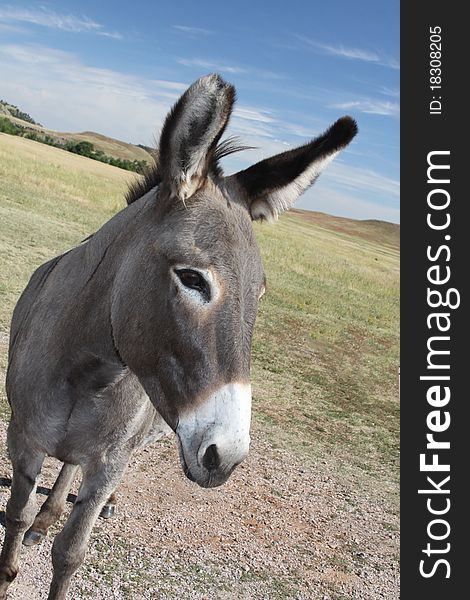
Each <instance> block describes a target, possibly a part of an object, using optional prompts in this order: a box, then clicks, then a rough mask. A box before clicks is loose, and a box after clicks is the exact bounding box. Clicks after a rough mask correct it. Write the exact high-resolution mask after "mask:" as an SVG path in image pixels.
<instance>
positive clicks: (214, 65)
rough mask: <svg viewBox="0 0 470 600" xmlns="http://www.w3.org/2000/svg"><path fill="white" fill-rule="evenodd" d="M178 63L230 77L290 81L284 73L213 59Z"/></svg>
mask: <svg viewBox="0 0 470 600" xmlns="http://www.w3.org/2000/svg"><path fill="white" fill-rule="evenodd" d="M176 62H177V63H178V64H180V65H183V66H184V67H200V68H202V69H206V70H208V71H217V72H219V73H229V74H230V75H252V76H254V77H261V78H262V79H274V80H283V79H289V77H287V76H286V75H284V74H283V73H276V72H274V71H268V70H266V69H255V68H254V67H245V66H240V65H228V64H226V63H222V62H220V61H217V60H213V59H209V60H208V59H205V58H177V59H176Z"/></svg>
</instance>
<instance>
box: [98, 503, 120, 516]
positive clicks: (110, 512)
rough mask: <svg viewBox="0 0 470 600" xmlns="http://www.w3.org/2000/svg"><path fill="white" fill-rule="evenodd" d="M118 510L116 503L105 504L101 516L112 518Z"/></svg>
mask: <svg viewBox="0 0 470 600" xmlns="http://www.w3.org/2000/svg"><path fill="white" fill-rule="evenodd" d="M115 512H116V505H115V504H105V505H104V506H103V508H102V509H101V512H100V517H101V518H102V519H112V517H114V513H115Z"/></svg>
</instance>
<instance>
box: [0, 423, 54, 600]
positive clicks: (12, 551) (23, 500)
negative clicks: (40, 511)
mask: <svg viewBox="0 0 470 600" xmlns="http://www.w3.org/2000/svg"><path fill="white" fill-rule="evenodd" d="M8 448H9V452H10V458H11V462H12V465H13V480H12V484H11V496H10V499H9V500H8V504H7V508H6V529H5V541H4V542H3V549H2V554H1V556H0V599H3V598H5V597H6V592H7V588H8V586H9V585H10V583H11V582H12V581H13V579H14V578H15V577H16V575H17V573H18V565H19V556H20V550H21V542H22V540H23V535H24V532H25V531H26V530H27V529H28V527H29V526H30V525H31V523H32V521H33V519H34V515H35V514H36V510H37V508H36V497H35V496H36V495H35V491H36V479H37V477H38V475H39V473H40V471H41V467H42V463H43V462H44V457H45V455H44V454H43V453H39V452H37V451H35V450H33V449H32V448H28V444H27V441H26V440H25V439H24V438H23V437H22V436H15V432H14V430H13V425H10V428H9V431H8Z"/></svg>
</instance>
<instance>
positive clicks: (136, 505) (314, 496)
mask: <svg viewBox="0 0 470 600" xmlns="http://www.w3.org/2000/svg"><path fill="white" fill-rule="evenodd" d="M5 432H6V425H5V424H4V423H3V422H0V448H1V450H0V511H3V510H4V508H5V505H6V502H7V499H8V496H9V493H10V490H9V478H10V477H11V465H10V463H9V460H8V458H7V456H6V451H5ZM59 469H60V464H59V463H58V462H57V461H55V460H53V459H49V458H48V459H47V460H46V462H45V465H44V469H43V476H42V480H41V486H44V487H47V488H49V487H50V486H51V485H52V483H53V482H54V478H55V477H56V476H57V473H58V471H59ZM77 485H78V481H77V482H75V485H74V488H75V490H76V488H77ZM37 497H38V503H39V502H43V501H44V498H45V496H44V495H42V494H37ZM70 508H71V504H69V505H68V507H67V511H66V514H65V515H64V517H63V519H62V521H61V523H60V524H58V525H57V526H55V527H54V528H53V530H52V531H51V534H50V537H49V538H48V539H46V540H45V541H44V542H43V543H42V545H40V546H36V547H32V548H23V552H22V562H21V569H20V573H19V575H18V577H17V579H16V580H15V582H14V583H13V584H12V586H11V588H10V589H11V592H10V596H9V597H10V598H11V599H12V600H14V599H16V600H40V599H45V598H47V590H48V586H49V582H50V578H51V562H50V550H51V543H52V542H51V539H53V536H54V534H55V533H57V532H58V531H59V530H60V527H61V525H62V524H63V522H64V519H65V518H66V515H67V513H68V512H69V511H70ZM394 512H395V511H394V510H392V508H391V507H390V501H389V499H388V496H387V495H386V493H385V491H383V486H381V485H380V482H376V483H375V485H367V486H366V485H364V484H363V483H360V484H359V482H358V481H356V480H355V479H354V478H353V477H350V478H347V477H345V476H344V474H343V473H342V474H340V471H339V470H338V469H337V468H335V466H334V464H333V463H332V462H330V460H329V459H328V458H326V459H325V460H324V461H321V464H318V465H316V466H315V467H312V466H308V465H306V464H303V462H302V461H301V460H300V458H299V457H298V456H296V455H293V454H291V453H290V452H288V451H287V450H281V449H279V448H275V447H273V445H271V444H270V442H269V440H268V439H266V433H265V432H263V431H262V430H261V429H259V428H257V427H256V426H255V428H254V432H253V443H252V449H251V452H250V456H249V458H248V459H247V461H246V462H245V463H243V464H242V465H240V466H239V467H238V469H237V470H236V471H235V473H234V474H233V475H232V477H231V479H230V480H229V482H228V483H227V484H225V485H224V486H222V487H220V488H217V489H213V490H203V489H201V488H198V487H197V486H196V485H195V484H192V483H191V482H189V481H188V480H187V479H186V478H185V477H184V476H183V474H182V471H181V468H180V466H179V462H178V458H177V449H176V444H175V442H174V440H173V439H170V438H167V439H166V440H163V441H162V442H160V443H157V444H155V445H153V446H149V447H147V448H144V449H142V450H140V451H139V452H137V453H136V454H135V455H134V457H133V459H132V462H131V464H130V465H129V468H128V470H127V472H126V475H125V477H124V480H123V482H122V484H121V486H120V487H119V489H118V507H117V513H116V517H115V518H114V519H112V520H103V519H99V520H98V522H97V524H96V526H95V529H94V531H93V534H92V539H91V541H90V544H89V548H88V553H87V556H86V559H85V563H84V565H83V566H82V568H81V569H80V570H79V571H78V572H77V573H76V575H75V577H74V580H73V584H72V587H71V590H70V598H71V599H72V598H73V599H76V598H95V599H97V600H108V599H112V598H116V599H129V598H130V599H136V600H137V599H139V600H149V599H157V598H158V599H162V600H165V599H167V598H168V599H171V598H184V599H188V600H191V599H198V600H202V599H209V598H210V599H211V600H212V599H231V598H233V599H245V598H246V599H254V600H258V599H259V600H265V599H271V598H272V599H281V598H282V599H297V600H304V599H314V600H319V599H320V600H340V599H341V600H346V599H384V598H385V599H389V600H392V599H393V600H396V599H397V598H398V597H399V573H398V546H399V542H398V533H397V532H398V517H397V516H396V514H394ZM0 530H1V531H0V535H1V536H2V538H3V528H0Z"/></svg>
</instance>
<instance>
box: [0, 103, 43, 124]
mask: <svg viewBox="0 0 470 600" xmlns="http://www.w3.org/2000/svg"><path fill="white" fill-rule="evenodd" d="M0 115H2V116H4V117H15V118H17V119H20V120H21V121H26V122H27V123H30V124H32V125H39V127H42V125H41V124H40V123H38V122H37V121H35V120H34V119H33V118H32V117H31V116H30V115H28V113H25V112H23V111H22V110H20V109H19V108H18V107H17V106H15V105H14V104H9V103H8V102H5V100H0Z"/></svg>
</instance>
